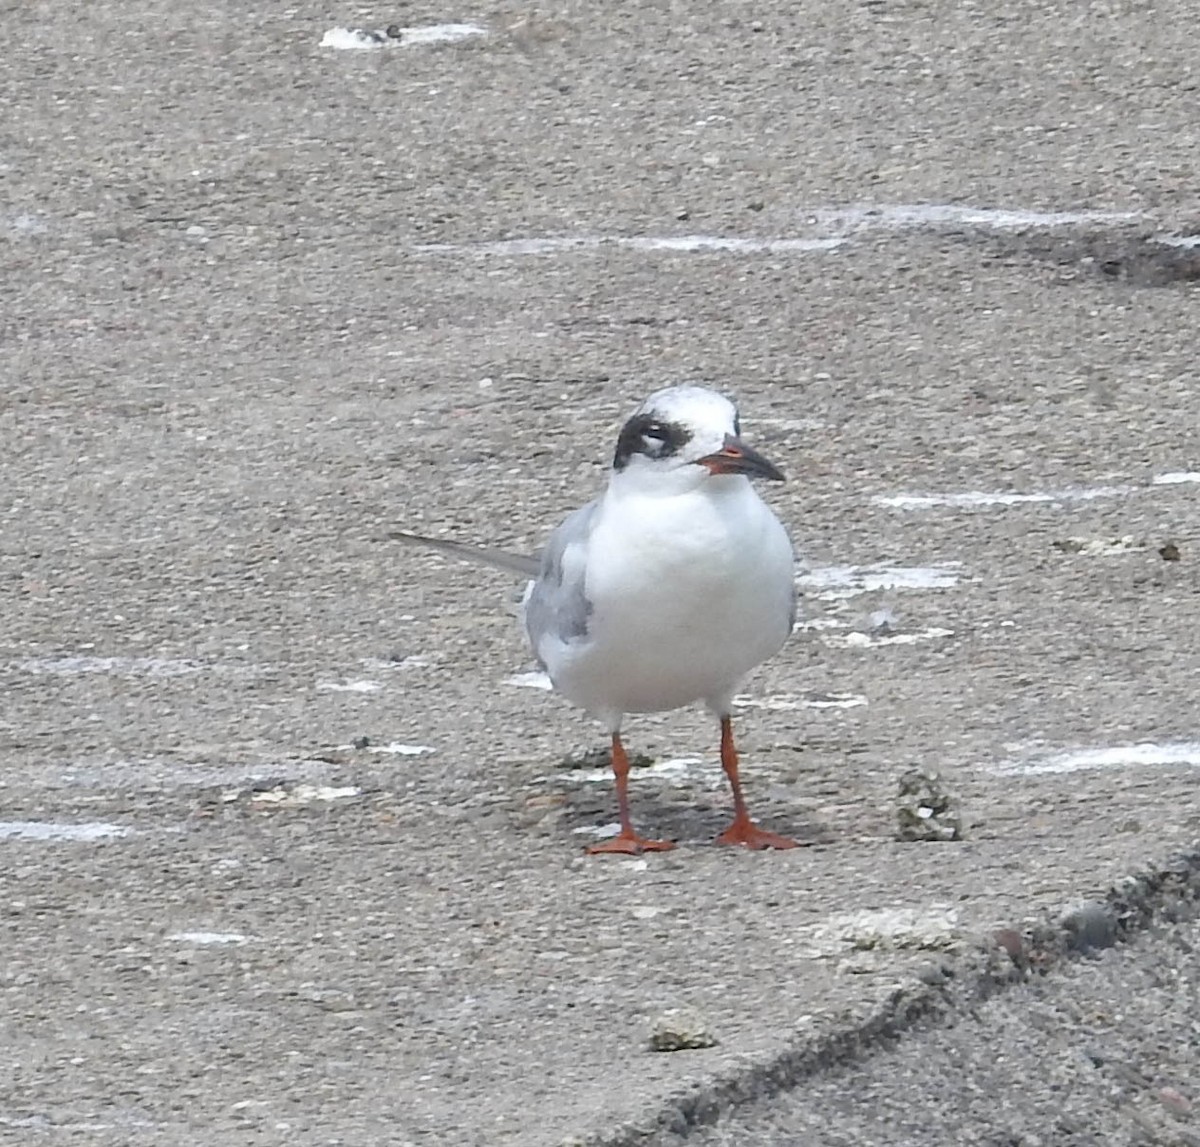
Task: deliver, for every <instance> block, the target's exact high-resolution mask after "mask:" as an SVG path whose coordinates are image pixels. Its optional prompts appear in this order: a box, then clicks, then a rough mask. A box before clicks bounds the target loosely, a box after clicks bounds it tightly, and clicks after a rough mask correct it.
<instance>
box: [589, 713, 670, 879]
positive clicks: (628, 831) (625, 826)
mask: <svg viewBox="0 0 1200 1147" xmlns="http://www.w3.org/2000/svg"><path fill="white" fill-rule="evenodd" d="M612 768H613V776H615V777H616V778H617V812H618V815H619V816H620V818H621V831H620V832H619V833H617V835H616V836H614V837H613V838H612V839H611V840H604V841H601V842H600V843H599V844H593V845H591V846H590V847H589V848H588V849H587V851H588V852H590V853H596V852H619V853H625V854H627V855H631V856H634V855H637V853H639V852H666V851H667V849H669V848H674V847H675V842H674V841H673V840H647V839H646V838H645V837H644V836H638V834H637V833H636V832H634V831H633V821H632V820H630V818H629V758H628V757H627V756H626V755H625V746H624V745H622V744H621V734H620V733H614V734H613V735H612Z"/></svg>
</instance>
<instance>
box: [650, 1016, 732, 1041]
mask: <svg viewBox="0 0 1200 1147" xmlns="http://www.w3.org/2000/svg"><path fill="white" fill-rule="evenodd" d="M716 1043H717V1037H716V1036H715V1035H713V1033H712V1032H711V1031H710V1030H709V1027H708V1023H707V1022H706V1020H705V1019H704V1017H703V1016H702V1015H701V1014H700V1013H699V1012H698V1011H696V1009H695V1008H670V1009H668V1010H667V1011H665V1012H663V1013H662V1015H660V1016H659V1017H658V1018H657V1019H656V1020H655V1021H654V1023H653V1025H652V1027H651V1031H650V1050H651V1051H695V1050H698V1049H699V1048H704V1047H715V1046H716Z"/></svg>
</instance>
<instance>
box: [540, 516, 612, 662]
mask: <svg viewBox="0 0 1200 1147" xmlns="http://www.w3.org/2000/svg"><path fill="white" fill-rule="evenodd" d="M599 505H600V503H599V501H595V502H589V503H588V504H587V505H586V506H581V507H580V508H579V509H578V510H576V511H575V512H574V513H573V514H570V515H569V516H568V517H567V518H566V519H565V520H564V521H563V523H562V525H560V526H559V527H558V529H556V530H555V531H554V533H552V534H551V535H550V539H549V541H547V543H546V548H545V549H544V550H543V551H542V562H541V566H540V568H539V569H538V576H537V579H536V580H535V581H534V582H533V584H532V585H531V586H530V588H529V593H528V595H527V597H526V599H525V629H526V631H527V632H528V634H529V642H530V644H531V645H532V646H533V651H534V653H535V654H536V655H537V658H538V661H539V662H540V661H541V660H542V654H541V649H540V645H541V642H542V639H543V638H546V637H556V638H558V639H559V640H560V641H570V640H572V639H578V638H580V637H586V636H587V627H588V617H589V615H590V614H591V612H592V603H591V602H590V601H588V599H587V596H586V595H585V593H584V583H583V565H584V563H583V560H582V558H583V555H582V554H581V553H580V550H579V547H581V546H583V547H586V545H587V543H588V539H589V537H590V536H591V533H592V527H593V525H594V524H595V518H596V510H597V509H598V508H599ZM543 668H545V666H543Z"/></svg>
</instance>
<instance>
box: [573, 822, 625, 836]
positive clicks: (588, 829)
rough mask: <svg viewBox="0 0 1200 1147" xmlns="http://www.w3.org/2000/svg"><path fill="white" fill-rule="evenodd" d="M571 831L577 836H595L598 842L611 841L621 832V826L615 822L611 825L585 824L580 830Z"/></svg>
mask: <svg viewBox="0 0 1200 1147" xmlns="http://www.w3.org/2000/svg"><path fill="white" fill-rule="evenodd" d="M571 831H572V832H573V833H574V834H575V835H576V836H593V837H595V838H596V839H597V840H609V839H611V838H612V837H614V836H616V835H617V833H619V832H620V831H621V826H620V825H619V824H617V823H616V822H615V821H613V822H611V823H610V824H585V825H583V826H582V827H580V828H573V829H571Z"/></svg>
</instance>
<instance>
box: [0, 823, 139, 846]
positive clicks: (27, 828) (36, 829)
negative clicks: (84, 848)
mask: <svg viewBox="0 0 1200 1147" xmlns="http://www.w3.org/2000/svg"><path fill="white" fill-rule="evenodd" d="M128 835H129V829H127V828H124V827H123V826H121V825H119V824H103V823H100V822H98V821H94V822H90V823H84V824H55V823H54V822H52V821H42V820H0V840H45V841H60V840H82V841H97V840H110V839H112V838H114V837H121V836H128Z"/></svg>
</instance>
